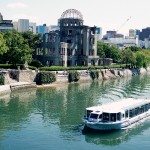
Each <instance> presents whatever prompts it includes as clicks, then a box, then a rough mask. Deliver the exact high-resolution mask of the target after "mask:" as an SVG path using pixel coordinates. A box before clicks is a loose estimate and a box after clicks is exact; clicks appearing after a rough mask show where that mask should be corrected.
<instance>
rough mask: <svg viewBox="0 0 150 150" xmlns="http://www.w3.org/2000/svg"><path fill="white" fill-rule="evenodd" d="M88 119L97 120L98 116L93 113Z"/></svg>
mask: <svg viewBox="0 0 150 150" xmlns="http://www.w3.org/2000/svg"><path fill="white" fill-rule="evenodd" d="M90 118H92V119H97V118H98V114H93V113H91V115H90Z"/></svg>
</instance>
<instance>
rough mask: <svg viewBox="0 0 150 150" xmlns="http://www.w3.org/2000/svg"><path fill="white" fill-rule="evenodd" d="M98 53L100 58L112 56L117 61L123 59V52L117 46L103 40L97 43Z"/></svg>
mask: <svg viewBox="0 0 150 150" xmlns="http://www.w3.org/2000/svg"><path fill="white" fill-rule="evenodd" d="M97 54H98V56H99V57H100V58H112V59H113V61H114V62H115V63H116V62H119V61H120V59H121V52H120V50H119V49H118V48H117V47H116V46H114V45H110V44H106V43H103V42H98V43H97Z"/></svg>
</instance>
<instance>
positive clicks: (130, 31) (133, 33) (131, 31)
mask: <svg viewBox="0 0 150 150" xmlns="http://www.w3.org/2000/svg"><path fill="white" fill-rule="evenodd" d="M129 37H130V38H135V37H136V30H134V29H130V30H129Z"/></svg>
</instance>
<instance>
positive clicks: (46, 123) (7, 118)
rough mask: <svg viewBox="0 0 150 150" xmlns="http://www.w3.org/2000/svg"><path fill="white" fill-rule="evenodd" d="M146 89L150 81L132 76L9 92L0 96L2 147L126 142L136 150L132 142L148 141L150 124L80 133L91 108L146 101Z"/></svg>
mask: <svg viewBox="0 0 150 150" xmlns="http://www.w3.org/2000/svg"><path fill="white" fill-rule="evenodd" d="M149 90H150V77H149V76H136V77H133V78H124V79H118V80H110V81H105V82H93V83H82V84H78V83H76V84H70V85H68V86H66V87H65V88H62V89H61V88H47V89H37V90H35V89H33V90H24V91H16V92H13V93H11V94H10V95H6V96H3V97H1V98H0V149H2V150H3V149H10V150H11V149H15V150H19V149H36V150H37V149H70V147H71V149H80V147H82V149H91V147H90V146H92V149H98V148H97V147H96V145H99V146H103V145H104V146H108V147H107V149H109V148H110V146H111V147H113V146H116V145H117V146H121V148H122V149H125V148H126V147H125V145H124V143H126V142H127V143H128V144H130V145H132V146H135V145H134V144H135V143H136V142H135V143H134V142H132V143H133V144H132V143H130V141H131V140H135V141H136V140H137V137H138V136H139V135H140V136H141V138H143V139H144V138H147V137H148V138H150V130H149V126H150V123H149V122H146V123H144V124H142V125H139V126H137V127H134V128H132V129H131V130H125V131H118V132H113V133H107V134H106V133H105V134H103V133H97V132H96V133H94V132H88V133H86V134H83V133H82V131H81V128H82V117H83V116H84V112H85V108H86V107H89V106H93V105H97V104H103V103H108V102H111V101H118V100H120V99H122V98H125V97H134V98H150V93H149ZM145 132H148V133H149V134H148V135H149V136H148V135H145ZM143 133H144V134H143ZM43 139H44V140H43ZM145 141H146V140H145ZM58 143H59V144H58ZM91 144H92V145H91ZM93 144H94V145H95V147H93ZM136 144H138V143H136ZM144 145H146V144H145V143H144ZM12 146H13V148H12ZM69 146H70V147H69ZM146 146H150V145H146ZM101 148H104V147H101Z"/></svg>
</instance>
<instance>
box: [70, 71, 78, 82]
mask: <svg viewBox="0 0 150 150" xmlns="http://www.w3.org/2000/svg"><path fill="white" fill-rule="evenodd" d="M79 79H80V75H79V73H78V72H77V71H69V74H68V82H70V83H71V82H77V81H79Z"/></svg>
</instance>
